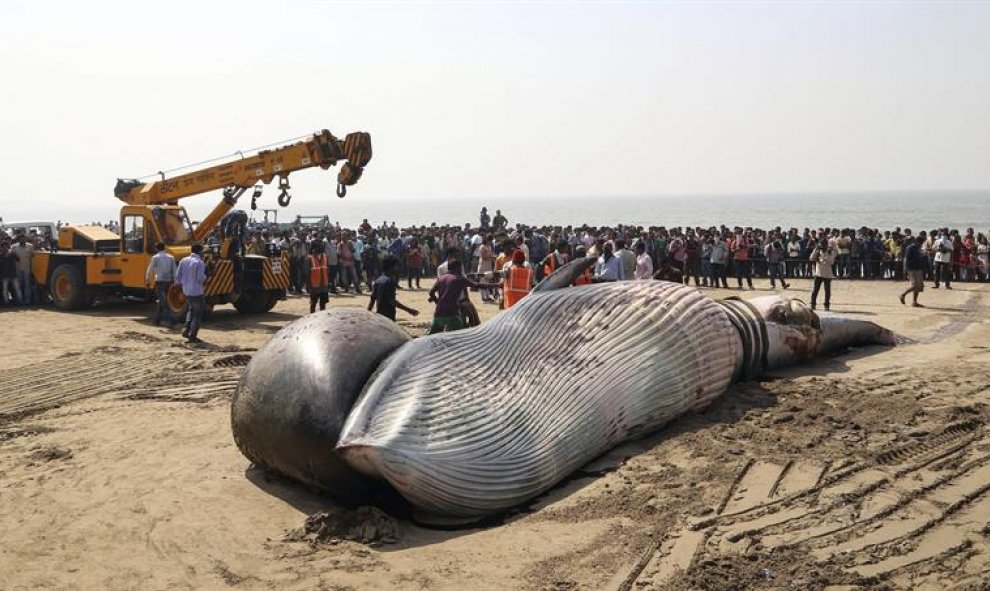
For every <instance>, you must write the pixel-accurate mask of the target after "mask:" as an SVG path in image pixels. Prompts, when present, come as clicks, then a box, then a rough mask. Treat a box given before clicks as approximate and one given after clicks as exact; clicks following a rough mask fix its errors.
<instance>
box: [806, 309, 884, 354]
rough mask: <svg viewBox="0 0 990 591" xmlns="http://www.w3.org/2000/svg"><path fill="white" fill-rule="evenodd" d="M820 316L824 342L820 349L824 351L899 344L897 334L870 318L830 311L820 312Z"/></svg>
mask: <svg viewBox="0 0 990 591" xmlns="http://www.w3.org/2000/svg"><path fill="white" fill-rule="evenodd" d="M818 317H819V319H820V322H821V327H822V343H821V345H820V346H819V350H820V351H821V352H823V353H828V352H833V351H841V350H842V349H846V348H849V347H862V346H865V345H886V346H895V345H897V335H895V334H894V333H893V332H891V331H890V330H888V329H886V328H884V327H882V326H880V325H879V324H875V323H873V322H870V321H869V320H859V319H856V318H848V317H844V316H837V315H834V314H828V313H825V314H819V315H818Z"/></svg>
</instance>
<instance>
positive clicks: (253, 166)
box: [114, 129, 371, 205]
mask: <svg viewBox="0 0 990 591" xmlns="http://www.w3.org/2000/svg"><path fill="white" fill-rule="evenodd" d="M340 160H347V162H346V163H345V164H344V166H343V167H342V168H341V170H340V173H339V174H338V175H337V182H338V194H340V193H343V192H345V191H346V189H344V187H347V186H350V185H353V184H354V183H356V182H357V181H358V179H359V178H360V177H361V172H362V170H363V169H364V166H365V165H367V163H368V161H369V160H371V136H370V135H369V134H367V133H365V132H354V133H349V134H347V137H346V138H345V139H343V140H340V139H338V138H336V137H335V136H334V135H333V134H331V133H330V132H329V131H328V130H326V129H324V130H323V131H322V132H320V133H317V134H314V135H313V136H312V137H310V138H308V139H306V140H305V141H300V142H297V143H295V144H289V145H286V146H282V147H281V148H275V149H272V150H263V151H261V152H259V153H257V154H255V155H253V156H249V157H246V158H243V159H241V160H235V161H233V162H225V163H223V164H218V165H215V166H210V167H207V168H203V169H200V170H194V171H192V172H189V173H186V174H183V175H180V176H176V177H173V178H169V179H165V178H163V179H160V180H157V181H154V182H151V183H142V182H140V181H137V180H128V179H118V180H117V185H116V187H115V188H114V195H115V196H116V197H117V198H118V199H120V200H121V201H123V202H124V203H127V204H128V205H163V204H169V205H175V204H176V203H177V202H178V200H179V199H183V198H185V197H190V196H192V195H198V194H200V193H206V192H208V191H215V190H218V189H224V188H229V187H236V188H239V189H247V188H249V187H251V186H253V185H254V184H255V183H257V182H262V183H264V184H268V183H271V182H272V180H273V179H274V178H275V177H276V176H277V177H279V188H281V189H282V190H283V195H284V194H285V189H288V186H289V185H288V175H289V173H291V172H294V171H296V170H302V169H305V168H312V167H314V166H319V167H320V168H322V169H324V170H326V169H328V168H330V167H331V166H334V165H335V164H337V162H338V161H340Z"/></svg>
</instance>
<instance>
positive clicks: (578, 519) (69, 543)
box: [0, 281, 990, 590]
mask: <svg viewBox="0 0 990 591" xmlns="http://www.w3.org/2000/svg"><path fill="white" fill-rule="evenodd" d="M424 287H425V285H424ZM808 287H809V286H808V282H806V281H795V282H794V285H793V288H794V289H792V290H790V292H791V293H792V294H793V295H797V296H799V297H805V298H806V297H807V295H808V294H807V289H808ZM834 287H835V304H834V306H833V309H834V310H835V311H838V312H843V313H847V314H851V315H854V316H855V317H858V318H867V319H870V320H874V321H876V322H879V323H881V324H883V325H885V326H887V327H889V328H891V329H893V330H895V331H896V332H898V333H899V334H901V335H903V336H904V337H906V338H907V339H910V340H911V342H909V343H907V344H904V345H902V346H900V347H897V348H895V349H891V350H884V349H870V350H862V351H851V352H848V353H846V354H843V355H841V356H838V357H834V358H830V359H822V360H819V361H818V362H816V363H814V364H813V365H810V366H806V367H802V368H796V369H791V370H787V371H781V372H776V373H775V374H774V375H773V376H768V377H766V378H764V379H762V380H760V381H756V382H750V383H746V384H740V385H737V386H735V387H733V388H732V389H731V390H730V391H729V392H728V393H727V394H726V395H725V396H723V397H722V398H721V399H720V400H719V401H717V402H716V403H715V404H713V405H712V406H711V407H710V408H709V409H708V410H706V411H705V412H702V413H698V414H693V415H689V416H685V417H683V418H681V419H679V420H676V421H675V422H673V423H672V424H671V425H670V426H668V427H667V428H666V429H664V430H663V431H661V432H660V433H658V434H656V435H654V436H651V437H649V438H647V439H644V440H640V441H637V442H634V443H631V444H628V445H626V446H623V447H622V448H619V449H617V450H614V451H613V452H611V453H609V454H607V455H606V456H605V457H603V458H600V459H599V460H597V461H595V462H593V463H592V464H591V465H589V466H587V467H586V468H585V469H584V470H583V471H581V472H580V473H579V474H577V475H575V477H574V478H573V479H571V480H569V481H568V482H566V483H564V484H563V485H561V486H560V487H558V488H556V489H554V490H553V491H551V492H549V493H548V494H546V495H544V496H542V497H541V498H539V499H537V500H536V501H535V502H533V503H532V504H531V506H529V507H524V508H522V509H521V510H520V511H519V512H518V513H516V514H513V515H507V516H504V517H503V518H501V519H500V520H497V521H495V522H493V523H490V524H486V525H485V526H484V527H477V528H473V529H465V530H458V531H438V530H431V529H426V528H422V527H419V526H417V525H415V524H413V523H411V522H409V521H408V520H404V519H401V518H399V519H396V518H393V517H390V516H388V515H385V514H383V513H380V512H378V511H376V510H371V509H365V510H363V513H362V514H361V516H360V518H358V519H349V517H348V515H349V513H348V512H341V511H339V510H335V509H334V507H333V504H332V503H331V502H330V501H328V500H327V499H325V498H322V497H320V496H318V495H315V494H313V493H311V492H309V491H307V490H306V489H304V488H302V487H301V486H297V485H295V484H293V483H291V482H286V481H284V480H280V479H277V478H271V477H266V475H265V474H263V473H261V472H260V471H258V470H256V469H253V468H251V467H250V466H249V463H248V462H247V460H245V459H244V457H242V456H241V454H240V453H239V452H238V450H237V448H236V447H235V446H234V443H233V441H232V439H231V435H230V428H229V424H228V421H229V415H228V405H229V399H230V396H231V394H232V392H233V389H234V387H235V384H236V380H237V378H238V374H239V372H240V370H241V367H242V365H243V363H245V362H246V360H247V359H248V358H249V356H250V354H251V352H252V351H253V350H254V349H256V348H257V347H258V346H259V345H261V344H262V343H263V342H265V340H266V339H267V338H268V337H269V336H270V335H271V334H272V333H273V332H274V331H276V330H277V329H278V328H279V327H281V326H283V325H284V324H285V323H287V322H289V321H291V320H292V319H293V318H296V317H297V316H298V315H300V314H302V313H304V312H305V311H306V306H307V303H308V302H307V301H305V300H303V299H298V298H294V299H290V300H289V301H287V302H283V303H281V304H280V305H279V306H278V307H277V308H276V311H275V312H274V313H272V314H269V315H267V316H264V317H257V318H248V317H241V316H238V315H237V314H236V313H234V312H233V310H220V311H218V313H217V314H216V317H215V319H214V320H213V321H212V322H210V323H208V324H207V325H206V326H205V328H204V329H203V331H202V334H201V336H202V338H204V339H205V340H206V341H207V342H208V343H209V344H208V345H206V346H203V347H189V346H186V345H185V344H184V343H183V342H182V340H181V339H180V338H179V335H178V334H177V333H176V332H175V331H169V330H167V329H164V328H156V327H153V326H150V325H149V324H148V323H147V321H146V319H145V318H146V315H147V314H148V313H149V311H150V307H149V306H147V305H139V304H124V303H121V304H116V305H107V306H103V307H101V308H98V309H94V310H92V311H89V312H86V313H79V314H68V313H59V312H55V311H52V310H26V311H6V310H4V311H0V327H2V332H3V334H4V335H5V337H6V341H7V344H8V346H7V348H6V350H5V351H4V354H3V355H2V356H0V532H2V543H0V589H15V588H21V587H23V588H31V589H34V588H74V589H166V588H168V589H181V588H227V587H236V588H240V589H256V588H278V589H338V590H340V589H412V590H416V589H553V590H565V589H665V588H669V589H689V588H690V589H748V588H753V589H821V588H830V589H833V590H839V589H857V588H898V589H899V588H903V589H908V588H913V589H933V590H934V589H949V588H953V589H985V588H987V573H988V572H990V523H988V520H990V493H988V488H990V430H988V428H987V426H986V425H987V421H988V420H990V411H988V406H987V402H988V401H990V365H988V364H990V348H988V345H990V338H988V337H990V324H988V323H987V310H988V309H990V289H988V288H987V287H986V286H980V287H978V286H973V285H960V286H958V287H957V289H956V290H954V291H945V290H940V291H933V290H929V291H926V292H925V293H924V294H923V302H924V303H925V304H927V305H928V307H927V308H925V309H912V308H910V307H904V306H901V305H900V304H899V303H898V302H897V299H896V292H897V291H898V290H900V289H902V288H903V285H902V284H894V283H889V282H882V283H879V282H878V283H862V282H860V283H856V282H836V283H835V286H834ZM730 293H734V292H723V291H713V292H712V295H713V296H716V297H721V296H725V295H729V294H730ZM764 293H767V292H766V291H756V292H746V293H745V295H747V296H749V295H760V294H764ZM473 297H474V298H475V301H477V296H476V295H475V296H473ZM400 299H402V300H403V301H405V302H406V303H409V304H412V305H414V306H416V307H418V308H419V309H421V310H423V311H424V314H423V315H422V316H420V317H419V318H417V319H411V318H410V317H409V316H406V315H402V316H401V317H400V323H401V324H403V325H404V326H405V327H406V328H407V329H409V330H410V331H411V332H413V333H414V334H421V333H422V332H423V330H424V328H425V326H426V323H427V322H428V321H429V319H430V308H429V307H428V305H427V304H426V302H425V292H424V291H419V292H408V291H402V292H400ZM366 302H367V300H366V299H365V298H364V297H339V298H336V299H334V300H333V302H332V304H333V305H335V306H351V305H365V304H366ZM478 306H479V308H480V309H481V311H482V314H483V317H485V318H490V317H491V316H492V315H493V314H495V313H496V312H497V310H495V309H494V308H493V307H491V306H487V305H483V304H480V303H478ZM400 314H401V313H400ZM320 511H329V513H328V514H326V515H316V516H314V517H313V518H311V519H309V520H308V521H307V518H308V517H309V516H310V515H314V514H317V513H319V512H320ZM348 520H350V521H352V522H354V523H346V522H347V521H348ZM304 525H308V527H304ZM346 538H353V539H356V540H358V541H351V540H349V539H346ZM361 540H364V541H369V540H378V541H377V542H375V541H372V542H371V543H365V542H363V541H361Z"/></svg>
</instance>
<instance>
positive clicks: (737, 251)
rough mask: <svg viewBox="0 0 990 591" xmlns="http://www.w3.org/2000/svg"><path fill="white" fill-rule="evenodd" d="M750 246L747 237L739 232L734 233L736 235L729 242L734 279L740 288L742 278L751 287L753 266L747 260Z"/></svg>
mask: <svg viewBox="0 0 990 591" xmlns="http://www.w3.org/2000/svg"><path fill="white" fill-rule="evenodd" d="M750 246H751V243H750V241H749V238H748V237H747V236H746V235H744V234H742V233H741V232H740V233H739V234H736V237H735V238H734V239H733V240H732V242H731V243H730V244H729V250H730V251H732V260H733V263H734V264H735V271H736V281H738V282H739V289H742V285H743V279H744V278H745V279H746V284H747V285H748V286H749V288H750V289H753V268H752V267H751V266H750V262H749V247H750Z"/></svg>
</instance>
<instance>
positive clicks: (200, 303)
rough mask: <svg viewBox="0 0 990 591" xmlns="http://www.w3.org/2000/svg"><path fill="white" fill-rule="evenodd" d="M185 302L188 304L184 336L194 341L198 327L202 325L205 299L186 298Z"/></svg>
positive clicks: (200, 297) (197, 297) (201, 297)
mask: <svg viewBox="0 0 990 591" xmlns="http://www.w3.org/2000/svg"><path fill="white" fill-rule="evenodd" d="M186 301H187V302H188V303H189V308H188V310H187V311H186V334H187V335H188V337H189V338H190V339H195V338H196V335H198V334H199V325H200V324H202V323H203V310H204V309H205V308H206V299H205V298H204V297H203V296H186Z"/></svg>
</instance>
